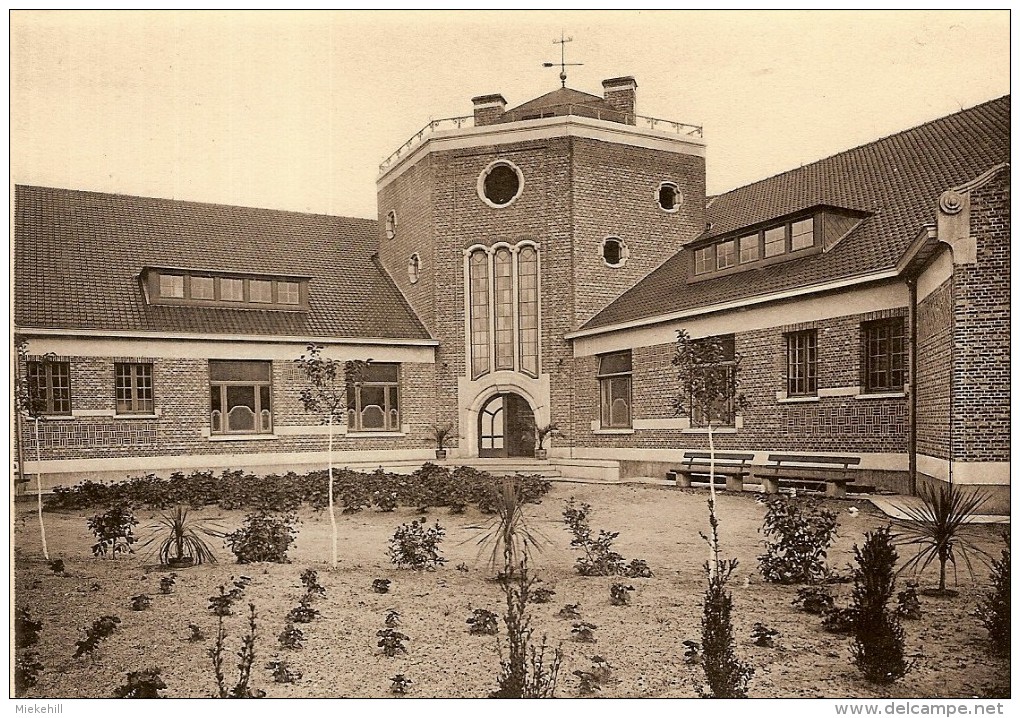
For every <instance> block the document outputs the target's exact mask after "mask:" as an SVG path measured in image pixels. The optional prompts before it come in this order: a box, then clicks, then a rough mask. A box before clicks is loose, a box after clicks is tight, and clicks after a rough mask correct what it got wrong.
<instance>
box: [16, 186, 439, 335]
mask: <svg viewBox="0 0 1020 718" xmlns="http://www.w3.org/2000/svg"><path fill="white" fill-rule="evenodd" d="M15 217H16V218H15V279H14V281H15V310H14V313H15V322H16V325H17V326H18V327H24V328H27V327H31V328H45V329H92V330H110V331H139V330H140V331H150V332H182V333H203V334H204V333H208V334H213V335H216V334H235V335H237V334H240V335H275V336H300V337H321V338H329V337H336V338H341V337H363V338H370V337H372V338H376V337H377V338H389V339H426V338H428V333H427V332H426V330H425V329H424V328H423V327H422V325H421V323H420V322H419V321H418V319H417V318H416V317H415V316H414V314H413V313H412V311H411V309H410V308H409V307H408V306H407V304H406V303H405V301H404V299H403V297H402V296H401V294H400V292H399V291H398V290H397V288H396V287H395V286H394V284H393V282H392V281H391V280H390V279H389V277H388V276H387V275H386V274H385V272H384V271H383V269H382V267H381V266H380V265H379V264H378V262H377V259H376V258H375V257H374V256H373V253H374V252H375V242H376V225H377V223H376V221H375V220H368V219H355V218H350V217H330V216H325V215H316V214H302V213H298V212H284V211H278V210H268V209H253V208H249V207H230V206H225V205H215V204H202V203H197V202H180V201H175V200H167V199H150V198H146V197H130V196H125V195H115V194H101V193H96V192H82V191H77V190H66V189H51V188H47V187H30V186H18V187H17V188H16V193H15ZM147 266H148V267H152V266H172V267H181V268H193V269H217V270H223V271H235V272H245V273H264V274H278V275H294V276H309V277H311V280H310V283H309V298H308V300H309V311H307V312H286V311H274V310H252V309H230V308H213V307H209V308H206V307H192V306H165V305H164V306H161V305H150V304H147V303H146V301H145V298H144V296H143V294H142V290H141V287H140V283H139V279H138V276H139V272H140V271H141V269H142V268H143V267H147Z"/></svg>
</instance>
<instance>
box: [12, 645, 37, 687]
mask: <svg viewBox="0 0 1020 718" xmlns="http://www.w3.org/2000/svg"><path fill="white" fill-rule="evenodd" d="M42 669H43V664H42V663H40V662H39V655H38V654H37V653H36V652H35V651H18V654H17V656H15V658H14V695H15V697H20V696H22V695H23V694H24V692H25V691H26V690H28V689H29V688H31V687H32V686H34V685H35V684H36V683H38V682H39V673H40V672H41V671H42Z"/></svg>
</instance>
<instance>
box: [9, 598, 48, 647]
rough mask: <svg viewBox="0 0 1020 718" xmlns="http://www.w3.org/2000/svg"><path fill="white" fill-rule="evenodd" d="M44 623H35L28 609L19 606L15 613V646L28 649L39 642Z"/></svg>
mask: <svg viewBox="0 0 1020 718" xmlns="http://www.w3.org/2000/svg"><path fill="white" fill-rule="evenodd" d="M42 626H43V625H42V621H33V620H32V616H31V614H30V613H29V612H28V609H27V608H25V607H24V606H19V607H18V608H17V610H15V612H14V646H15V648H28V647H29V646H34V645H35V644H36V643H38V642H39V632H40V631H42Z"/></svg>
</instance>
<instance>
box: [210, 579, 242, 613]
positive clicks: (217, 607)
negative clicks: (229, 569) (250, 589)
mask: <svg viewBox="0 0 1020 718" xmlns="http://www.w3.org/2000/svg"><path fill="white" fill-rule="evenodd" d="M243 595H244V589H243V588H241V587H239V586H234V587H233V588H232V589H230V590H229V591H227V587H226V586H223V585H220V587H219V594H217V595H215V596H210V597H209V610H210V611H212V612H213V615H215V616H220V617H222V616H232V615H234V608H233V607H234V602H235V601H237V600H238V599H239V598H241V596H243Z"/></svg>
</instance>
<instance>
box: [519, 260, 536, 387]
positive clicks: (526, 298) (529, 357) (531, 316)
mask: <svg viewBox="0 0 1020 718" xmlns="http://www.w3.org/2000/svg"><path fill="white" fill-rule="evenodd" d="M517 281H518V283H519V285H520V288H519V296H518V300H517V315H518V317H519V324H520V327H519V329H520V343H521V346H520V352H521V371H523V372H524V373H525V374H528V375H529V376H533V377H537V376H538V252H536V251H535V248H534V247H523V248H522V249H521V251H520V252H519V253H518V255H517Z"/></svg>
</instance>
